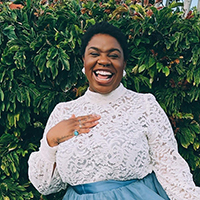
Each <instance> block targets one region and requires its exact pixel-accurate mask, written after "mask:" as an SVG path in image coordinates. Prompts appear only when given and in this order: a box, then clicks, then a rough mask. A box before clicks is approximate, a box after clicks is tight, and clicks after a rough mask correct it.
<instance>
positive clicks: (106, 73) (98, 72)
mask: <svg viewBox="0 0 200 200" xmlns="http://www.w3.org/2000/svg"><path fill="white" fill-rule="evenodd" d="M96 74H100V75H102V76H110V75H112V73H111V72H108V71H98V70H97V71H96Z"/></svg>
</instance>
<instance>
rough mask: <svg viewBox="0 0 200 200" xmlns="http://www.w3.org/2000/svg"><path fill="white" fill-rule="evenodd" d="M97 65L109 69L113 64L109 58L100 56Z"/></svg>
mask: <svg viewBox="0 0 200 200" xmlns="http://www.w3.org/2000/svg"><path fill="white" fill-rule="evenodd" d="M97 63H98V64H99V65H101V66H103V67H109V66H110V65H111V62H110V60H109V58H108V57H107V56H106V55H105V56H103V55H102V56H100V58H99V59H98V61H97Z"/></svg>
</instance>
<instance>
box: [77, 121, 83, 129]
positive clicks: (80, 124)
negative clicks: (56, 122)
mask: <svg viewBox="0 0 200 200" xmlns="http://www.w3.org/2000/svg"><path fill="white" fill-rule="evenodd" d="M78 121H79V128H81V127H82V125H81V120H80V119H79V120H78Z"/></svg>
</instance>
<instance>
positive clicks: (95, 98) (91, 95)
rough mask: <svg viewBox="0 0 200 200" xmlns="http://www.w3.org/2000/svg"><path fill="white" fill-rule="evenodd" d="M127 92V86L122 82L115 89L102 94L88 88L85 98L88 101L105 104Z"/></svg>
mask: <svg viewBox="0 0 200 200" xmlns="http://www.w3.org/2000/svg"><path fill="white" fill-rule="evenodd" d="M125 92H126V88H125V87H124V86H123V84H122V83H120V85H119V86H118V87H117V88H116V89H115V90H113V91H111V92H110V93H108V94H100V93H97V92H93V91H91V90H89V88H88V89H87V91H86V93H85V95H84V96H85V98H86V100H87V101H89V102H91V103H97V104H105V103H110V102H113V101H115V100H117V99H118V98H120V97H121V96H122V95H123V94H124V93H125Z"/></svg>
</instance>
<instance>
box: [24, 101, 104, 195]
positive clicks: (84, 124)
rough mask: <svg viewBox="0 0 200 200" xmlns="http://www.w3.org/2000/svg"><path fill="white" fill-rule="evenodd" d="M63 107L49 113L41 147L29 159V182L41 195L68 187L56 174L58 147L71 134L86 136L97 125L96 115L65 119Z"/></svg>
mask: <svg viewBox="0 0 200 200" xmlns="http://www.w3.org/2000/svg"><path fill="white" fill-rule="evenodd" d="M62 110H63V104H58V105H57V106H56V107H55V109H54V110H53V112H52V113H51V115H50V117H49V119H48V122H47V125H46V127H45V130H44V135H43V138H42V140H41V146H40V148H39V151H38V152H33V153H31V155H30V158H29V161H28V164H29V172H28V173H29V179H30V181H31V182H32V184H33V185H34V187H35V188H36V189H37V190H38V191H39V192H40V193H41V194H44V195H47V194H51V193H55V192H58V191H60V190H61V189H65V188H66V187H67V184H66V183H63V182H62V179H61V177H60V175H59V173H58V171H57V167H56V152H57V147H58V145H59V143H61V142H64V141H66V140H68V139H70V138H72V137H74V131H75V130H78V132H79V134H82V133H88V132H89V131H90V129H91V128H92V127H94V126H96V125H97V124H98V120H99V119H100V116H99V115H95V114H91V115H86V116H79V117H75V115H72V116H71V117H69V118H68V119H65V118H66V116H65V117H63V116H62V113H63V112H62Z"/></svg>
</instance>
